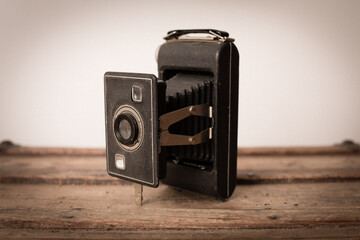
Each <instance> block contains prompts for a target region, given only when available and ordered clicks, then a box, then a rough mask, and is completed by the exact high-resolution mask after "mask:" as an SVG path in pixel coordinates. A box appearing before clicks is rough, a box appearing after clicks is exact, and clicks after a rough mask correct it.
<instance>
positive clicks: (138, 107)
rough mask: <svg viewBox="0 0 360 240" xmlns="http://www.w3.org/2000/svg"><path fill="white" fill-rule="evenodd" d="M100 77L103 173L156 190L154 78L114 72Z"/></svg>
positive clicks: (156, 132)
mask: <svg viewBox="0 0 360 240" xmlns="http://www.w3.org/2000/svg"><path fill="white" fill-rule="evenodd" d="M104 78H105V79H104V82H105V121H106V123H105V124H106V146H107V147H106V159H107V160H106V161H107V171H108V173H109V174H110V175H112V176H115V177H119V178H123V179H126V180H129V181H133V182H136V183H139V184H143V185H147V186H151V187H157V186H158V184H159V177H158V176H159V174H158V171H159V162H158V159H159V157H158V155H159V153H158V105H157V104H158V93H157V91H158V84H157V79H156V77H155V76H154V75H151V74H134V73H115V72H107V73H106V74H105V77H104ZM120 126H121V128H120Z"/></svg>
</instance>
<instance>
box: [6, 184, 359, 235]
mask: <svg viewBox="0 0 360 240" xmlns="http://www.w3.org/2000/svg"><path fill="white" fill-rule="evenodd" d="M359 199H360V182H352V183H313V184H306V183H302V184H267V185H238V186H237V189H236V191H235V193H234V195H233V197H232V198H230V199H229V200H227V201H220V200H216V199H213V198H211V197H208V196H205V195H201V194H197V193H193V192H189V191H184V190H178V189H175V188H173V187H169V186H165V185H161V186H160V187H159V188H157V189H153V188H145V189H144V205H143V206H142V207H138V206H137V205H136V204H135V203H134V191H133V186H131V185H120V186H110V185H109V186H97V185H86V186H84V185H82V186H71V185H48V184H46V185H26V184H20V185H18V184H1V185H0V226H1V227H2V228H35V229H69V230H71V229H74V230H76V229H88V230H104V229H109V230H120V229H122V230H134V229H138V230H146V229H149V230H166V229H179V230H180V229H185V230H190V229H204V230H205V229H278V228H317V227H351V226H355V227H359V226H360V201H359Z"/></svg>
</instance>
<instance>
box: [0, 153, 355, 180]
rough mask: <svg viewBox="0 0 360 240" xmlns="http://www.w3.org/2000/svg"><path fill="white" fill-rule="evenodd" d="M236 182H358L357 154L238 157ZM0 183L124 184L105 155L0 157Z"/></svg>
mask: <svg viewBox="0 0 360 240" xmlns="http://www.w3.org/2000/svg"><path fill="white" fill-rule="evenodd" d="M237 178H238V183H240V184H241V183H276V182H307V181H312V182H321V181H322V182H326V181H327V182H329V181H357V180H359V179H360V155H358V154H352V155H348V154H347V155H333V156H332V155H330V156H327V155H321V156H241V157H238V172H237ZM0 183H33V184H37V183H52V184H127V182H126V181H122V180H119V179H116V178H113V177H110V176H108V174H107V172H106V162H105V156H56V155H55V156H54V155H49V156H47V155H46V156H29V157H28V156H19V155H0Z"/></svg>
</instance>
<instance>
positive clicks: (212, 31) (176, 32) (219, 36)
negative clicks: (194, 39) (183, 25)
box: [164, 29, 229, 41]
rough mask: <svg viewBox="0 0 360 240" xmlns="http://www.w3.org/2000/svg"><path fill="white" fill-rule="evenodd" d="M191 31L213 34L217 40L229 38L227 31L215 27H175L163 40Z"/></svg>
mask: <svg viewBox="0 0 360 240" xmlns="http://www.w3.org/2000/svg"><path fill="white" fill-rule="evenodd" d="M191 33H205V34H209V35H212V36H214V37H215V38H216V39H218V40H224V41H226V40H227V39H228V38H229V33H227V32H224V31H220V30H216V29H177V30H172V31H169V32H168V33H167V35H166V36H165V37H164V39H165V40H172V39H178V38H179V37H180V36H183V35H186V34H191Z"/></svg>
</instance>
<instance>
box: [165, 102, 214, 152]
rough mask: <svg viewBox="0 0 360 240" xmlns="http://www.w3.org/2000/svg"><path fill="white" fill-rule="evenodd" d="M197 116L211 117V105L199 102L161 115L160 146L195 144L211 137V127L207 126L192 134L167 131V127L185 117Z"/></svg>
mask: <svg viewBox="0 0 360 240" xmlns="http://www.w3.org/2000/svg"><path fill="white" fill-rule="evenodd" d="M191 115H193V116H199V117H209V118H212V117H213V116H212V107H211V106H209V105H208V104H199V105H193V106H188V107H184V108H181V109H178V110H176V111H173V112H169V113H166V114H164V115H161V116H160V118H159V121H160V139H159V143H160V146H178V145H197V144H201V143H204V142H207V141H209V139H212V129H213V128H212V127H210V128H207V129H205V130H203V131H201V132H199V133H197V134H195V135H194V136H187V135H180V134H172V133H169V130H168V129H169V127H170V126H171V125H173V124H174V123H177V122H179V121H181V120H183V119H185V118H187V117H190V116H191Z"/></svg>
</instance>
